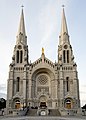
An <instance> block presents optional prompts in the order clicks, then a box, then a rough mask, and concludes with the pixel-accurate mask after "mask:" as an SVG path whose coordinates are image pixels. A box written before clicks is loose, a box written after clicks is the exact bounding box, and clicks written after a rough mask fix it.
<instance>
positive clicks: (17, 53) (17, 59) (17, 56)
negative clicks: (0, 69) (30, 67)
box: [16, 50, 19, 63]
mask: <svg viewBox="0 0 86 120" xmlns="http://www.w3.org/2000/svg"><path fill="white" fill-rule="evenodd" d="M16 62H17V63H19V51H18V50H17V52H16Z"/></svg>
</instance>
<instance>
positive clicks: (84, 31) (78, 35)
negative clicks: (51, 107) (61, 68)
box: [0, 0, 86, 105]
mask: <svg viewBox="0 0 86 120" xmlns="http://www.w3.org/2000/svg"><path fill="white" fill-rule="evenodd" d="M22 4H23V5H24V14H25V26H26V33H27V40H28V45H29V58H30V60H31V61H32V62H33V61H35V60H36V59H38V58H39V57H40V56H41V48H42V47H44V48H45V55H46V57H47V58H49V59H50V60H52V61H53V62H54V61H55V60H57V48H58V40H59V33H60V29H61V11H62V8H61V6H62V4H65V6H66V7H65V14H66V19H67V26H68V31H69V35H70V42H71V45H72V47H73V53H74V56H75V61H76V63H77V69H78V76H79V83H80V98H81V105H84V104H86V80H85V74H86V70H85V67H86V62H85V61H86V55H85V52H86V40H85V37H86V14H85V11H86V6H85V5H86V1H85V0H82V1H79V0H15V1H12V0H3V1H1V2H0V58H1V59H0V97H2V96H3V97H4V96H5V95H4V94H6V86H7V79H8V72H9V64H10V63H11V61H12V54H13V49H14V46H15V44H16V34H17V30H18V25H19V19H20V13H21V5H22ZM2 93H3V95H2Z"/></svg>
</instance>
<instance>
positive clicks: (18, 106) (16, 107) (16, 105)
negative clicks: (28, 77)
mask: <svg viewBox="0 0 86 120" xmlns="http://www.w3.org/2000/svg"><path fill="white" fill-rule="evenodd" d="M19 108H20V101H19V100H16V102H15V109H19Z"/></svg>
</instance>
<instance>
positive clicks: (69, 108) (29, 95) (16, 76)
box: [7, 8, 80, 115]
mask: <svg viewBox="0 0 86 120" xmlns="http://www.w3.org/2000/svg"><path fill="white" fill-rule="evenodd" d="M57 51H58V60H56V61H57V62H55V63H54V62H52V61H51V60H49V59H48V58H47V56H45V53H44V48H42V52H41V55H40V56H39V58H38V59H37V60H35V61H34V62H30V60H29V53H30V51H29V49H28V45H27V35H26V30H25V22H24V12H23V9H22V10H21V16H20V23H19V29H18V33H17V37H16V45H15V46H14V51H13V56H12V62H11V63H10V65H9V77H8V80H7V114H13V113H14V112H15V111H17V112H18V111H19V110H20V109H21V108H22V107H29V108H32V107H33V108H36V109H37V113H38V112H40V111H41V110H42V109H43V110H44V111H45V113H42V114H48V111H49V110H52V111H55V112H59V113H60V115H74V114H79V113H80V97H79V79H78V72H77V64H76V62H75V61H74V55H73V49H72V46H71V44H70V39H69V34H68V29H67V21H66V17H65V11H64V8H63V10H62V21H61V32H60V35H59V44H58V50H57ZM43 110H42V111H43Z"/></svg>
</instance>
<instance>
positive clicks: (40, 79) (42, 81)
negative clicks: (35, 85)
mask: <svg viewBox="0 0 86 120" xmlns="http://www.w3.org/2000/svg"><path fill="white" fill-rule="evenodd" d="M38 81H39V83H40V84H41V85H44V84H46V83H47V81H48V78H47V76H45V75H40V76H39V77H38Z"/></svg>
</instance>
